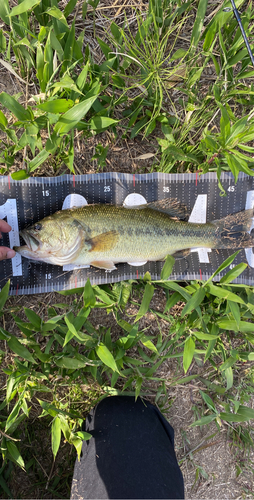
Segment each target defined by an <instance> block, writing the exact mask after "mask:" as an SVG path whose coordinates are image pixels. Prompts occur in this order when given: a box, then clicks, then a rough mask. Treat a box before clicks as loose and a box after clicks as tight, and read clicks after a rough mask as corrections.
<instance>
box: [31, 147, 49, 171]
mask: <svg viewBox="0 0 254 500" xmlns="http://www.w3.org/2000/svg"><path fill="white" fill-rule="evenodd" d="M49 155H50V153H49V152H48V151H46V150H45V149H43V150H42V151H40V152H39V153H38V155H37V156H35V158H33V160H31V161H30V162H29V164H28V166H29V172H33V171H34V170H36V168H38V167H39V166H40V165H41V164H42V163H44V161H46V159H47V158H48V157H49Z"/></svg>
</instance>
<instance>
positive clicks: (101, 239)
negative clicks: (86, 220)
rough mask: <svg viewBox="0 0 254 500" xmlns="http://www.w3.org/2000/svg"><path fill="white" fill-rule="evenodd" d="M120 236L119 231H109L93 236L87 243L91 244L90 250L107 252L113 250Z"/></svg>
mask: <svg viewBox="0 0 254 500" xmlns="http://www.w3.org/2000/svg"><path fill="white" fill-rule="evenodd" d="M118 238H119V233H118V232H117V231H108V232H106V233H101V234H98V235H97V236H95V237H94V238H91V239H90V240H88V241H87V242H86V243H88V244H90V245H91V249H90V250H89V252H106V251H108V250H112V248H114V246H115V245H116V243H117V241H118Z"/></svg>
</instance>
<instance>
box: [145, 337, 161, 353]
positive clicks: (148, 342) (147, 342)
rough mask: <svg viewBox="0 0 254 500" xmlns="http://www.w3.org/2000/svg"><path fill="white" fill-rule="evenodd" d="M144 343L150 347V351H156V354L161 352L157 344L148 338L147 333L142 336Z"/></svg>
mask: <svg viewBox="0 0 254 500" xmlns="http://www.w3.org/2000/svg"><path fill="white" fill-rule="evenodd" d="M141 342H142V344H143V345H144V346H145V347H147V349H150V351H153V352H155V353H156V354H159V353H158V351H157V349H156V347H155V345H154V344H153V343H152V341H151V340H150V339H148V338H147V337H146V336H145V335H143V336H142V338H141Z"/></svg>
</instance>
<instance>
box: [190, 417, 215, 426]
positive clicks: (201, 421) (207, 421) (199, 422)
mask: <svg viewBox="0 0 254 500" xmlns="http://www.w3.org/2000/svg"><path fill="white" fill-rule="evenodd" d="M216 416H217V415H215V414H213V415H207V416H206V417H202V418H200V419H199V420H196V422H193V424H191V426H190V427H195V426H197V425H206V424H210V422H212V421H213V420H215V419H216Z"/></svg>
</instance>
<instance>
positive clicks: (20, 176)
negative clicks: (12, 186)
mask: <svg viewBox="0 0 254 500" xmlns="http://www.w3.org/2000/svg"><path fill="white" fill-rule="evenodd" d="M29 177H30V175H29V174H28V173H27V171H26V170H23V169H21V170H18V171H17V172H13V173H12V174H11V178H12V179H13V180H14V181H23V180H24V179H28V178H29Z"/></svg>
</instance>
